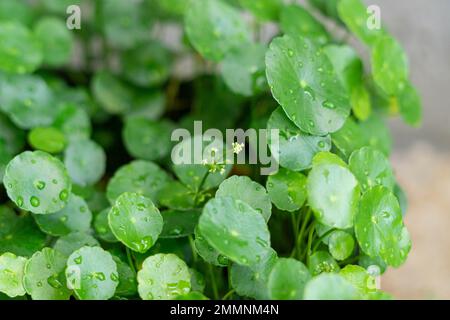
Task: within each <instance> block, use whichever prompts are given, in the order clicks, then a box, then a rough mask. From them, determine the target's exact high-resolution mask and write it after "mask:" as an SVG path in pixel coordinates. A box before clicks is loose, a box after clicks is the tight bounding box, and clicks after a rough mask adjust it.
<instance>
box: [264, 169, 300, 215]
mask: <svg viewBox="0 0 450 320" xmlns="http://www.w3.org/2000/svg"><path fill="white" fill-rule="evenodd" d="M267 191H268V192H269V197H270V199H271V200H272V202H273V204H274V205H275V206H276V207H277V208H278V209H280V210H285V211H289V212H293V211H296V210H298V209H300V208H301V207H302V206H303V204H304V203H305V200H306V177H305V176H304V175H303V174H301V173H300V172H295V171H291V170H288V169H284V168H280V169H279V170H278V172H277V173H276V174H274V175H271V176H269V178H267Z"/></svg>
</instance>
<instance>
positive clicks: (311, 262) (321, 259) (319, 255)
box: [308, 251, 340, 276]
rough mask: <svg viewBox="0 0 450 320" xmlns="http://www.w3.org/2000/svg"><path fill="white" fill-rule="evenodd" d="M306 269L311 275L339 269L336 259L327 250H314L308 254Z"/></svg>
mask: <svg viewBox="0 0 450 320" xmlns="http://www.w3.org/2000/svg"><path fill="white" fill-rule="evenodd" d="M308 269H309V272H311V274H312V275H313V276H317V275H319V274H321V273H323V272H326V273H329V272H339V270H340V268H339V265H338V263H337V262H336V260H334V259H333V257H332V256H331V255H330V254H329V253H328V252H327V251H316V252H314V253H313V254H312V255H311V256H309V259H308Z"/></svg>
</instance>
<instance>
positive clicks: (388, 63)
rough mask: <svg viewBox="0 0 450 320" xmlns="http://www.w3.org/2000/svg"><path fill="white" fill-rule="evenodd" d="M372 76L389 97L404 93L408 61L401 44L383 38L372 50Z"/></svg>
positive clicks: (392, 39)
mask: <svg viewBox="0 0 450 320" xmlns="http://www.w3.org/2000/svg"><path fill="white" fill-rule="evenodd" d="M371 62H372V64H371V65H372V74H373V79H374V81H375V83H376V84H377V85H378V86H379V87H380V88H381V89H383V91H384V92H385V93H386V94H388V95H396V94H398V93H399V92H401V91H402V89H403V88H404V86H405V83H406V81H407V79H408V73H409V71H408V61H407V58H406V54H405V52H404V51H403V48H402V47H401V46H400V44H399V43H398V42H397V41H396V40H395V39H394V38H392V37H388V36H386V37H381V38H380V39H378V40H377V41H376V42H375V45H374V46H373V48H372V60H371Z"/></svg>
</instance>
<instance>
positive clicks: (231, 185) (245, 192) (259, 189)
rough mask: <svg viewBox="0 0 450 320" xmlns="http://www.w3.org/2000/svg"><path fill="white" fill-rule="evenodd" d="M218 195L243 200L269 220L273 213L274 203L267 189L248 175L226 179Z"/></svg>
mask: <svg viewBox="0 0 450 320" xmlns="http://www.w3.org/2000/svg"><path fill="white" fill-rule="evenodd" d="M216 197H231V198H233V199H236V200H241V201H243V202H245V203H247V204H248V205H250V206H251V207H252V208H253V209H255V210H256V211H258V212H259V213H260V214H261V215H262V216H263V218H264V220H266V222H267V221H269V219H270V215H271V213H272V203H271V202H270V198H269V195H268V194H267V191H266V189H265V188H264V187H263V186H262V185H260V184H259V183H257V182H255V181H252V180H251V179H250V178H249V177H246V176H232V177H230V178H228V179H226V180H224V181H223V182H222V183H221V184H220V186H219V189H218V190H217V192H216Z"/></svg>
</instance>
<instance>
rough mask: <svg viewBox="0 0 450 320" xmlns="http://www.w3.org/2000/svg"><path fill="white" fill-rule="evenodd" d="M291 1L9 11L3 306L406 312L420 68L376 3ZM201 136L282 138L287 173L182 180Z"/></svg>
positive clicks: (2, 149) (227, 170) (2, 121)
mask: <svg viewBox="0 0 450 320" xmlns="http://www.w3.org/2000/svg"><path fill="white" fill-rule="evenodd" d="M285 2H287V1H283V0H190V1H187V0H140V1H124V0H98V1H89V0H38V1H32V2H31V1H30V3H28V1H26V0H20V1H19V0H2V1H0V180H2V184H3V185H2V186H0V202H1V205H0V298H1V299H8V298H17V299H21V298H25V299H27V298H31V299H60V300H64V299H70V298H71V297H74V298H76V299H139V298H141V299H207V298H210V299H248V298H252V299H388V298H390V295H389V294H387V293H385V292H383V291H381V290H380V289H379V288H378V287H377V285H376V284H377V281H376V277H377V276H378V275H380V274H382V273H383V272H384V271H385V270H386V268H387V267H388V266H392V267H398V266H400V265H401V264H402V263H403V262H404V261H405V260H406V258H407V255H408V253H409V251H410V247H411V241H410V238H409V235H408V231H407V229H406V227H405V225H404V223H403V215H404V214H405V211H406V199H405V195H404V194H403V192H402V190H401V188H400V187H399V185H398V184H397V182H396V179H395V176H394V173H393V170H392V168H391V165H390V162H389V160H388V157H389V154H390V151H391V137H390V133H389V130H388V128H387V127H386V125H385V122H384V118H385V117H387V116H393V115H400V116H401V117H402V118H403V119H404V120H405V121H406V122H407V123H409V124H411V125H418V124H419V123H420V117H421V106H420V98H419V95H418V93H417V92H416V90H415V89H414V87H413V85H412V84H411V83H410V81H409V80H408V63H407V58H406V55H405V53H404V51H403V49H402V47H401V46H400V44H399V43H398V42H397V41H396V40H395V39H394V38H393V37H392V36H391V35H390V34H389V32H388V30H387V29H386V28H385V27H381V28H379V29H371V28H369V27H368V25H367V23H366V22H367V20H368V19H370V18H371V17H370V14H369V13H367V10H366V7H365V5H364V4H363V3H362V2H361V1H360V0H309V1H308V3H307V5H306V6H301V5H298V4H296V3H293V1H292V3H285ZM73 4H78V5H80V7H81V29H79V30H78V29H76V30H69V29H68V28H67V26H66V18H67V14H66V9H67V7H68V6H69V5H73ZM324 23H325V24H324ZM268 26H269V27H268ZM268 29H270V30H272V31H267V30H268ZM274 30H275V31H274ZM167 34H171V36H170V37H168V36H167ZM351 36H356V38H358V39H359V40H360V41H361V42H362V44H363V45H364V52H365V53H369V55H370V63H363V60H362V58H361V57H360V56H359V55H358V54H357V52H356V51H355V49H353V48H352V47H351V46H349V45H348V44H347V42H348V41H347V40H348V39H349V38H350V37H351ZM169 38H170V39H169ZM168 39H169V40H170V41H168ZM187 70H188V71H187ZM194 120H198V121H202V124H203V127H204V128H205V129H207V128H218V129H220V130H225V129H226V128H244V129H248V128H255V129H265V128H267V129H278V130H279V132H280V135H279V148H278V152H277V155H276V158H277V159H278V162H279V165H280V169H279V170H278V172H276V173H274V174H272V175H270V176H268V177H267V176H263V175H261V174H260V171H259V166H258V165H245V164H241V165H232V164H228V163H227V164H216V163H214V164H213V165H212V164H211V163H207V162H205V163H204V164H178V165H175V164H173V163H172V162H171V157H170V155H171V150H172V148H173V146H174V142H172V141H171V132H172V130H173V129H174V128H186V129H188V130H192V128H193V122H194ZM194 139H195V138H194ZM188 143H191V141H189V142H188ZM244 147H245V146H244V145H241V144H235V145H234V149H235V152H236V153H238V152H241V151H242V150H241V149H243V148H244ZM267 147H268V148H269V150H270V149H274V144H273V141H269V142H268V145H267ZM274 150H275V149H274ZM242 152H244V151H242Z"/></svg>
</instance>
